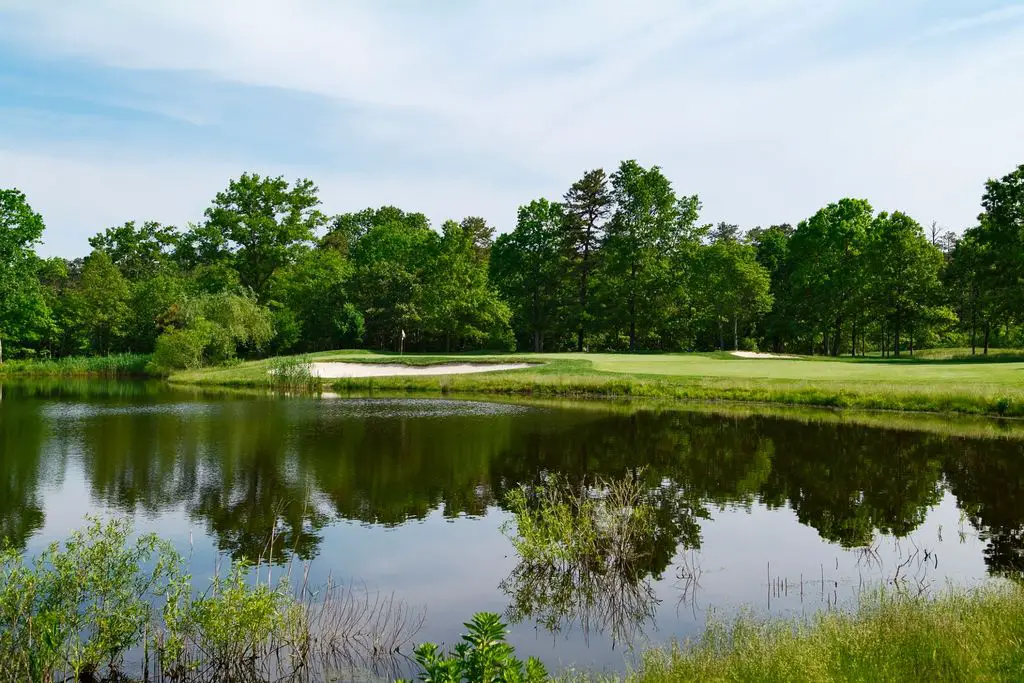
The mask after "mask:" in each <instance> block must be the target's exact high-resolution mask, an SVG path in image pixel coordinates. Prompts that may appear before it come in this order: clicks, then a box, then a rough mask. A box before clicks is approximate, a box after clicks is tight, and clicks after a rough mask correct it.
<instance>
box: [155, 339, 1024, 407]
mask: <svg viewBox="0 0 1024 683" xmlns="http://www.w3.org/2000/svg"><path fill="white" fill-rule="evenodd" d="M946 355H947V357H945V358H939V359H929V358H926V357H920V356H918V357H915V358H913V359H911V358H902V359H880V358H866V359H862V358H857V359H852V358H840V359H833V358H822V357H801V358H797V359H779V358H755V359H748V358H739V357H736V356H733V355H731V354H728V353H709V354H698V353H695V354H635V355H630V354H604V353H595V354H576V353H564V354H560V353H556V354H429V355H421V354H406V355H404V356H400V355H398V354H394V353H374V352H369V351H332V352H325V353H319V354H312V355H310V356H307V357H306V358H308V359H309V360H311V361H315V362H329V361H343V362H363V363H367V362H368V363H403V364H410V365H433V364H444V363H466V362H479V363H494V362H503V363H507V362H527V363H534V364H535V365H533V366H531V367H530V368H526V369H521V370H511V371H502V372H487V373H479V374H470V375H450V376H434V377H400V376H399V377H375V378H361V379H338V380H324V381H323V383H322V385H323V386H324V388H330V389H332V390H335V391H339V392H367V391H370V392H372V391H406V392H421V393H445V394H446V393H493V394H517V395H528V396H571V397H588V396H602V397H611V396H629V397H641V398H662V399H686V400H729V401H750V402H763V403H779V404H788V405H805V406H824V407H833V408H845V407H854V408H864V409H873V410H874V409H880V410H905V411H907V410H908V411H926V412H952V413H964V414H976V415H1000V416H1024V362H1021V361H1020V360H1017V358H1019V356H1012V355H1001V356H995V355H994V356H992V357H990V358H989V359H987V360H986V359H981V360H979V359H977V358H971V357H963V356H962V355H957V353H956V352H948V351H947V352H946ZM279 362H280V360H279V359H269V360H264V361H254V362H247V363H241V364H238V365H235V366H231V367H226V368H207V369H203V370H195V371H188V372H180V373H175V374H173V375H172V376H171V377H170V379H171V381H172V382H177V383H183V384H200V385H223V386H270V385H271V375H270V369H271V368H272V367H274V364H275V363H279Z"/></svg>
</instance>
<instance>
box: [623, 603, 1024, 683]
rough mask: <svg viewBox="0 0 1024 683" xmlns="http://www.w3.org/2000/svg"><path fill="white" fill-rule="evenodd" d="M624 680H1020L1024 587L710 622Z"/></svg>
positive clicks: (1023, 671) (647, 657) (653, 654)
mask: <svg viewBox="0 0 1024 683" xmlns="http://www.w3.org/2000/svg"><path fill="white" fill-rule="evenodd" d="M628 680H629V681H633V682H636V683H648V682H649V683H655V682H658V683H661V682H663V681H758V682H760V681H779V682H782V681H785V682H787V683H788V682H791V681H981V680H986V681H1019V680H1024V593H1022V590H1021V589H1020V588H1019V587H1018V586H1016V585H1013V586H1000V587H988V588H984V589H978V590H975V591H970V592H949V593H946V594H944V595H942V596H940V597H938V598H936V599H935V600H928V599H924V598H907V597H901V596H892V595H888V596H886V595H884V594H880V595H876V596H874V597H873V598H871V599H868V600H866V601H865V602H864V603H863V604H862V606H861V608H860V611H859V612H858V613H856V614H852V615H851V614H844V613H841V612H827V613H823V614H820V615H818V616H816V617H814V618H812V619H811V620H810V621H808V622H785V621H768V622H758V621H756V620H753V619H751V618H749V617H745V618H740V619H739V620H737V621H736V622H734V623H733V624H731V625H729V626H726V625H723V624H721V623H718V624H712V625H710V626H708V628H707V630H706V632H705V634H704V636H703V638H702V639H701V640H700V641H699V642H698V643H696V644H689V645H682V646H675V647H672V648H669V649H654V650H649V651H647V652H646V653H644V654H643V655H642V664H641V665H640V667H639V669H638V670H637V671H636V672H634V673H633V674H631V675H630V676H629V677H628Z"/></svg>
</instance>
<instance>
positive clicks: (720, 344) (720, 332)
mask: <svg viewBox="0 0 1024 683" xmlns="http://www.w3.org/2000/svg"><path fill="white" fill-rule="evenodd" d="M718 350H719V351H725V330H723V329H722V319H721V318H719V319H718Z"/></svg>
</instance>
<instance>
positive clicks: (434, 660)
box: [415, 612, 550, 683]
mask: <svg viewBox="0 0 1024 683" xmlns="http://www.w3.org/2000/svg"><path fill="white" fill-rule="evenodd" d="M465 627H466V629H467V632H466V634H465V635H463V636H462V642H461V643H459V644H458V645H456V646H455V649H454V650H453V651H451V652H448V653H445V652H442V651H441V649H440V648H439V647H438V646H437V645H435V644H434V643H423V644H422V645H419V646H417V647H416V650H415V657H416V663H417V664H418V665H419V667H420V670H421V671H420V674H419V680H420V681H423V682H424V683H463V682H465V683H543V682H544V681H548V680H550V678H549V677H548V672H547V670H546V669H545V668H544V665H543V664H541V662H540V661H539V660H537V659H535V658H533V657H530V658H529V659H527V660H526V662H523V661H522V660H520V659H519V658H517V657H516V653H515V648H513V647H512V646H511V645H509V644H508V643H506V642H505V636H506V634H507V630H506V627H505V624H503V623H502V622H501V617H499V616H498V615H497V614H493V613H490V612H480V613H478V614H476V615H474V616H473V619H472V620H471V621H469V622H467V623H466V624H465Z"/></svg>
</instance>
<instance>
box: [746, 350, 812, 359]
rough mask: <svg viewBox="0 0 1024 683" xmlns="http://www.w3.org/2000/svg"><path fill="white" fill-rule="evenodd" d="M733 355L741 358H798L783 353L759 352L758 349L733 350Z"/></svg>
mask: <svg viewBox="0 0 1024 683" xmlns="http://www.w3.org/2000/svg"><path fill="white" fill-rule="evenodd" d="M732 355H734V356H737V357H739V358H796V357H797V356H787V355H785V354H781V353H758V352H757V351H733V352H732Z"/></svg>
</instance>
